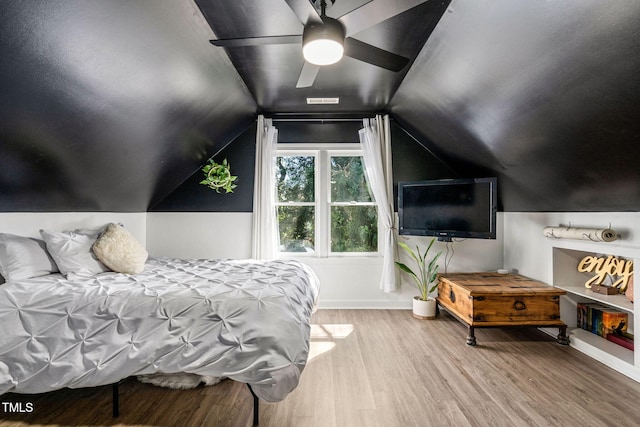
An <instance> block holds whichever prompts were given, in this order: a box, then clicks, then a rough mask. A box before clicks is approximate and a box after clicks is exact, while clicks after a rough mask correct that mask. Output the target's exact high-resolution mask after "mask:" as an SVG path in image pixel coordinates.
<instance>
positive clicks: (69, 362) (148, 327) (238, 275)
mask: <svg viewBox="0 0 640 427" xmlns="http://www.w3.org/2000/svg"><path fill="white" fill-rule="evenodd" d="M317 295H318V282H317V278H316V276H315V275H314V273H313V272H312V271H311V269H309V268H308V267H306V266H305V265H304V264H302V263H299V262H297V261H283V260H279V261H270V262H261V261H237V260H183V259H174V258H150V259H149V260H148V261H147V264H146V266H145V270H144V271H143V272H142V273H141V274H137V275H127V274H119V273H103V274H99V275H97V276H94V277H91V278H87V279H81V280H80V281H79V280H75V279H74V280H73V281H71V280H67V279H65V278H64V277H63V276H62V275H60V274H52V275H49V276H43V277H38V278H33V279H28V280H23V281H18V282H11V283H6V284H3V285H1V286H0V394H3V393H7V392H14V393H41V392H47V391H51V390H56V389H60V388H64V387H70V388H79V387H92V386H99V385H105V384H112V383H115V382H117V381H119V380H121V379H123V378H126V377H128V376H131V375H141V374H152V373H159V372H160V373H176V372H189V373H194V374H200V375H210V376H218V377H228V378H231V379H233V380H236V381H240V382H244V383H248V384H250V385H251V386H252V389H253V390H254V392H255V393H256V394H257V395H258V397H260V398H261V399H263V400H265V401H268V402H275V401H279V400H282V399H284V398H285V397H286V395H287V394H288V393H289V392H291V391H292V390H293V389H294V388H295V387H296V386H297V384H298V380H299V377H300V374H301V372H302V370H303V368H304V366H305V364H306V362H307V357H308V352H309V334H310V325H309V323H310V317H311V314H312V310H313V307H314V303H315V300H316V298H317Z"/></svg>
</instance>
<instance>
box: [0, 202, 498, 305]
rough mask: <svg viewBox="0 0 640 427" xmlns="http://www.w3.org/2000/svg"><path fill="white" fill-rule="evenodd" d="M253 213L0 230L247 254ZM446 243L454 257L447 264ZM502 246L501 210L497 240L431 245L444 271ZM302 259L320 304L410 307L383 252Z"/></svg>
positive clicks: (199, 253) (2, 226)
mask: <svg viewBox="0 0 640 427" xmlns="http://www.w3.org/2000/svg"><path fill="white" fill-rule="evenodd" d="M252 217H253V215H252V214H251V213H235V212H234V213H216V212H202V213H200V212H190V213H173V212H168V213H165V212H157V213H156V212H154V213H108V212H106V213H102V212H99V213H94V212H61V213H0V232H5V233H13V234H19V235H23V236H30V237H39V230H40V229H50V230H73V229H76V228H93V227H98V226H100V225H104V224H106V223H109V222H117V223H122V224H123V225H124V226H125V227H126V228H127V230H129V231H130V232H131V233H132V234H133V235H134V236H136V238H137V239H138V240H139V241H140V242H143V243H145V245H146V248H147V251H148V252H149V254H150V255H151V256H168V257H178V258H235V259H246V258H250V257H251V242H252V238H251V229H252ZM400 239H402V240H403V241H405V242H406V243H407V244H409V245H410V246H412V247H413V246H415V245H416V244H418V245H420V247H421V248H425V247H426V245H427V244H428V242H429V238H427V237H409V238H406V237H405V236H401V237H400ZM447 247H448V248H449V250H450V252H449V254H450V255H451V254H453V258H452V259H451V261H450V263H449V264H448V267H447V268H446V269H445V265H444V256H445V253H446V251H447ZM502 248H503V236H502V214H499V215H498V238H497V239H496V240H476V239H468V240H464V241H456V242H453V243H450V244H449V245H445V244H444V243H441V242H436V243H435V244H434V246H433V248H432V251H433V253H435V252H437V251H438V250H442V251H443V255H442V257H441V262H440V271H442V272H444V271H445V270H448V271H450V272H451V271H488V270H495V269H498V268H502V266H503V250H502ZM451 250H452V251H453V252H451ZM403 256H404V255H403ZM302 260H303V261H304V262H306V263H307V264H308V265H310V266H311V267H312V268H313V269H314V271H315V272H316V274H317V275H318V277H319V278H320V285H321V291H320V307H322V308H410V307H411V298H412V297H413V296H414V295H415V294H416V290H415V288H414V287H413V285H411V282H409V281H408V279H407V281H406V282H405V281H404V280H403V282H402V283H403V284H402V286H401V289H400V290H398V291H396V292H392V293H389V294H385V293H384V292H382V291H380V289H379V285H380V274H381V271H382V258H379V257H370V258H365V257H344V258H331V259H327V258H323V259H319V258H304V259H302ZM403 260H404V261H405V262H408V261H407V260H406V259H403Z"/></svg>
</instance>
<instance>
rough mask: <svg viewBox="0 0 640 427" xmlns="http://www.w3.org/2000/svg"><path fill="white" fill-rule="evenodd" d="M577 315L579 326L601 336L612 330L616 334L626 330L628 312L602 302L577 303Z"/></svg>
mask: <svg viewBox="0 0 640 427" xmlns="http://www.w3.org/2000/svg"><path fill="white" fill-rule="evenodd" d="M577 316H578V317H577V325H578V327H579V328H581V329H584V330H586V331H589V332H591V333H594V334H596V335H599V336H601V337H606V336H607V335H609V334H611V333H614V332H616V333H617V334H618V335H621V334H623V333H626V332H627V325H628V323H629V315H628V313H626V312H623V311H620V310H617V309H615V308H610V307H607V306H605V305H603V304H599V303H578V304H577Z"/></svg>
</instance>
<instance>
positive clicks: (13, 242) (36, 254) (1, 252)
mask: <svg viewBox="0 0 640 427" xmlns="http://www.w3.org/2000/svg"><path fill="white" fill-rule="evenodd" d="M57 272H58V267H57V266H56V264H55V262H53V259H51V257H50V256H49V254H48V253H47V249H46V247H45V243H44V242H43V241H42V240H39V239H33V238H30V237H23V236H16V235H15V234H8V233H0V274H1V275H2V277H3V278H4V280H6V281H7V282H13V281H17V280H23V279H30V278H31V277H38V276H44V275H47V274H51V273H57ZM2 282H3V281H2V280H0V283H2Z"/></svg>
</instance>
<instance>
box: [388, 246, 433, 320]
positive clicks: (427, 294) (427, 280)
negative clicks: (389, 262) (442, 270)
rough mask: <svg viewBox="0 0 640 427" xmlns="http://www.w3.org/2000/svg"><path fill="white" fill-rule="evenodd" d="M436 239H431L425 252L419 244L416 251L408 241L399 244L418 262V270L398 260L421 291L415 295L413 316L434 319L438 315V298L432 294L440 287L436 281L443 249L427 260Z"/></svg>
mask: <svg viewBox="0 0 640 427" xmlns="http://www.w3.org/2000/svg"><path fill="white" fill-rule="evenodd" d="M435 241H436V239H435V238H433V239H431V242H430V243H429V246H427V250H426V251H424V253H421V252H420V248H419V247H418V246H416V251H415V252H414V251H413V250H412V249H411V248H410V247H409V246H408V245H407V244H406V243H403V242H398V246H400V247H401V248H402V249H404V250H405V252H407V253H408V254H409V255H410V256H411V258H413V260H414V261H415V263H416V267H417V271H413V270H412V269H411V268H410V267H408V266H407V265H406V264H403V263H401V262H398V261H396V265H397V266H398V268H399V269H400V270H401V271H404V272H405V273H407V274H409V276H411V278H412V279H413V281H414V283H415V284H416V286H417V288H418V291H420V295H418V296H415V297H413V316H414V317H416V318H418V319H434V318H435V317H436V300H435V298H433V297H432V296H431V294H432V293H433V292H434V291H435V290H436V288H437V287H438V282H437V281H436V278H437V277H438V258H440V255H442V251H440V252H438V253H437V254H435V255H434V257H433V258H432V259H431V260H429V261H428V262H427V255H428V254H429V250H430V249H431V246H433V242H435Z"/></svg>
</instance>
